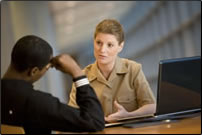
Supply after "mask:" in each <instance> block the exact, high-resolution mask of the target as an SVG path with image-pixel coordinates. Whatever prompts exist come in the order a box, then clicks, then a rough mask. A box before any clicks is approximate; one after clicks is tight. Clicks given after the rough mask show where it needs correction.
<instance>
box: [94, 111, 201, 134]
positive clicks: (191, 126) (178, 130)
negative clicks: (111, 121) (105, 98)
mask: <svg viewBox="0 0 202 135" xmlns="http://www.w3.org/2000/svg"><path fill="white" fill-rule="evenodd" d="M95 134H201V115H200V116H197V117H193V118H185V119H180V120H178V121H177V122H170V123H167V124H166V123H165V124H160V125H154V126H146V127H139V128H125V127H121V126H119V127H109V128H105V129H104V130H103V131H101V132H96V133H95Z"/></svg>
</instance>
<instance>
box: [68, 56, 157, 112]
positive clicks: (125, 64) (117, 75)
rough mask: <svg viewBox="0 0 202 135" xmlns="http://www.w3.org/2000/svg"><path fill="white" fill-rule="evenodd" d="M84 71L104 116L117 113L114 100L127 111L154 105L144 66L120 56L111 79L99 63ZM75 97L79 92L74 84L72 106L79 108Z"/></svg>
mask: <svg viewBox="0 0 202 135" xmlns="http://www.w3.org/2000/svg"><path fill="white" fill-rule="evenodd" d="M84 71H85V73H86V75H87V77H88V79H89V81H90V85H91V86H92V87H93V88H94V90H95V92H96V94H97V97H98V99H99V100H100V102H101V104H102V107H103V110H104V113H105V116H108V115H109V114H112V113H114V112H116V111H117V110H116V109H115V107H114V103H113V102H114V100H117V101H118V103H119V104H121V105H122V106H123V107H124V108H125V109H126V110H127V111H128V112H131V111H134V110H136V109H138V108H140V107H142V106H143V105H146V104H153V103H155V98H154V95H153V93H152V90H151V88H150V86H149V84H148V82H147V80H146V78H145V76H144V73H143V71H142V66H141V64H139V63H137V62H134V61H131V60H127V59H123V58H119V57H117V59H116V62H115V67H114V69H113V71H112V73H111V75H110V77H109V79H108V80H106V79H105V78H104V76H103V75H102V73H101V72H100V70H99V69H98V66H97V62H95V63H94V64H91V65H88V66H87V67H86V68H85V69H84ZM75 95H76V89H75V86H74V85H73V87H72V91H71V93H70V100H69V105H70V106H73V107H78V106H77V104H76V102H75V101H76V100H75Z"/></svg>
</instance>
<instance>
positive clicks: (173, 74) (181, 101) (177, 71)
mask: <svg viewBox="0 0 202 135" xmlns="http://www.w3.org/2000/svg"><path fill="white" fill-rule="evenodd" d="M195 109H201V57H200V56H195V57H186V58H177V59H167V60H161V61H160V63H159V77H158V94H157V110H156V115H162V114H170V113H174V114H176V113H183V112H185V111H189V110H195Z"/></svg>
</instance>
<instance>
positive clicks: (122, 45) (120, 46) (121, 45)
mask: <svg viewBox="0 0 202 135" xmlns="http://www.w3.org/2000/svg"><path fill="white" fill-rule="evenodd" d="M123 47H124V41H123V42H121V44H120V45H119V50H118V52H119V53H120V52H121V51H122V50H123Z"/></svg>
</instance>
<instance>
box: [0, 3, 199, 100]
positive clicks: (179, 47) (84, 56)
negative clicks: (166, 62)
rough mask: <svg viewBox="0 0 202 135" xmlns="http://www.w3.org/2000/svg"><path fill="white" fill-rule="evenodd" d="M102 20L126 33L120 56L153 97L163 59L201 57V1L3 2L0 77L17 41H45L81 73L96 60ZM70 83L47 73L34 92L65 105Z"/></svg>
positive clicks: (56, 72) (54, 74)
mask: <svg viewBox="0 0 202 135" xmlns="http://www.w3.org/2000/svg"><path fill="white" fill-rule="evenodd" d="M106 18H113V19H117V20H118V21H119V22H120V23H121V24H122V25H123V28H124V31H125V37H126V38H125V48H124V49H123V51H122V52H121V53H120V57H123V58H127V59H131V60H134V61H137V62H139V63H141V64H142V66H143V71H144V73H145V75H146V78H147V80H148V81H149V84H150V86H151V88H152V90H153V92H154V94H155V96H156V94H157V82H158V63H159V61H160V60H162V59H170V58H180V57H191V56H196V55H197V56H201V1H187V2H186V1H165V2H164V1H149V2H148V1H57V2H56V1H27V2H26V1H3V2H1V77H2V76H3V75H4V73H5V72H6V70H7V68H8V66H9V63H10V55H11V50H12V48H13V46H14V44H15V42H16V41H17V40H18V39H19V38H21V37H22V36H25V35H28V34H33V35H37V36H39V37H42V38H43V39H45V40H46V41H48V42H49V43H50V44H51V45H52V47H53V48H54V55H57V54H59V53H69V54H71V55H72V56H74V58H75V59H76V60H77V62H78V63H79V64H80V66H81V67H82V68H84V67H85V66H87V65H88V64H91V63H93V62H94V61H95V59H94V55H93V34H94V30H95V27H96V25H97V24H98V23H99V22H100V21H102V20H103V19H106ZM71 84H72V78H71V77H70V76H69V75H65V74H63V73H60V72H58V71H56V70H55V69H50V70H49V71H48V72H47V73H46V75H45V76H44V77H43V78H41V79H40V81H38V82H36V83H35V88H36V89H40V90H42V91H45V92H49V93H52V94H53V95H54V96H57V97H59V98H60V100H61V101H62V102H67V101H68V99H69V92H70V90H71Z"/></svg>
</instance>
